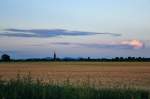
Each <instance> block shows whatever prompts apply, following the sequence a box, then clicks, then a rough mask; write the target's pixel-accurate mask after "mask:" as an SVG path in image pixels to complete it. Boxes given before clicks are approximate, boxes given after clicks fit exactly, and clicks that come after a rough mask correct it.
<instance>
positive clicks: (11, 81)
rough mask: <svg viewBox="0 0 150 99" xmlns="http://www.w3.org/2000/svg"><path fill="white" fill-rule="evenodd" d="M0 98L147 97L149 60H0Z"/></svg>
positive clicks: (98, 98) (149, 90)
mask: <svg viewBox="0 0 150 99" xmlns="http://www.w3.org/2000/svg"><path fill="white" fill-rule="evenodd" d="M0 75H1V79H0V99H149V98H150V63H148V62H147V63H146V62H145V63H144V62H139V63H138V62H10V63H0Z"/></svg>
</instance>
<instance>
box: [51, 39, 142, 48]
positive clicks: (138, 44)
mask: <svg viewBox="0 0 150 99" xmlns="http://www.w3.org/2000/svg"><path fill="white" fill-rule="evenodd" d="M51 44H54V45H67V46H68V45H76V46H83V47H90V48H114V49H142V48H144V43H143V42H142V41H140V40H124V41H120V42H113V43H112V42H107V43H90V44H87V43H69V42H52V43H51Z"/></svg>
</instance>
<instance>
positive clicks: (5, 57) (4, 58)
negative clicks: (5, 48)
mask: <svg viewBox="0 0 150 99" xmlns="http://www.w3.org/2000/svg"><path fill="white" fill-rule="evenodd" d="M1 59H2V61H10V56H9V55H7V54H3V55H2V56H1Z"/></svg>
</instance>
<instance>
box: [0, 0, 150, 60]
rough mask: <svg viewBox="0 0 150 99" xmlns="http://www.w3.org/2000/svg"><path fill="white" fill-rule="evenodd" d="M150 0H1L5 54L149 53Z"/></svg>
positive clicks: (1, 40)
mask: <svg viewBox="0 0 150 99" xmlns="http://www.w3.org/2000/svg"><path fill="white" fill-rule="evenodd" d="M149 5H150V0H0V55H2V54H4V53H6V54H9V55H10V56H11V57H12V58H15V59H18V58H43V57H52V55H53V53H54V51H55V52H56V53H57V56H58V57H74V58H77V57H92V58H104V57H106V58H112V57H128V56H134V57H150V13H149V11H150V6H149Z"/></svg>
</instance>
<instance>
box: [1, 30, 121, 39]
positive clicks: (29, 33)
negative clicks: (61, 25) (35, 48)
mask: <svg viewBox="0 0 150 99" xmlns="http://www.w3.org/2000/svg"><path fill="white" fill-rule="evenodd" d="M87 35H110V36H121V34H118V33H98V32H86V31H70V30H66V29H6V30H4V32H3V33H0V36H9V37H12V36H13V37H39V38H43V37H57V36H87Z"/></svg>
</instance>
